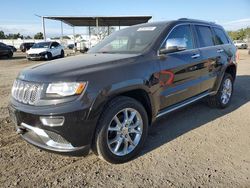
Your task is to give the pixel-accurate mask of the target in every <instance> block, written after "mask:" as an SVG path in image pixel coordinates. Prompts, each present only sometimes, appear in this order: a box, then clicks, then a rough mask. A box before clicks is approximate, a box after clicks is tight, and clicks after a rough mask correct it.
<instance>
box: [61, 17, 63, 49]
mask: <svg viewBox="0 0 250 188" xmlns="http://www.w3.org/2000/svg"><path fill="white" fill-rule="evenodd" d="M62 42H63V22H62V21H61V44H62Z"/></svg>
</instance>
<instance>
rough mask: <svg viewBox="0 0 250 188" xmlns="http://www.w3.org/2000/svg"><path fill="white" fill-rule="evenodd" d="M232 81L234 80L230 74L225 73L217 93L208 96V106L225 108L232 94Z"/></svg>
mask: <svg viewBox="0 0 250 188" xmlns="http://www.w3.org/2000/svg"><path fill="white" fill-rule="evenodd" d="M233 83H234V80H233V77H232V76H231V74H228V73H225V76H224V78H223V80H222V82H221V85H220V88H219V91H218V92H217V94H216V95H214V96H211V97H209V98H208V104H209V106H211V107H218V108H226V107H227V106H228V105H229V104H230V102H231V98H232V95H233Z"/></svg>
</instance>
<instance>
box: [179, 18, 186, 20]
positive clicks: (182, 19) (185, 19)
mask: <svg viewBox="0 0 250 188" xmlns="http://www.w3.org/2000/svg"><path fill="white" fill-rule="evenodd" d="M178 20H188V18H179V19H178Z"/></svg>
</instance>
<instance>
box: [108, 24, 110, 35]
mask: <svg viewBox="0 0 250 188" xmlns="http://www.w3.org/2000/svg"><path fill="white" fill-rule="evenodd" d="M109 34H110V30H109V25H108V35H109Z"/></svg>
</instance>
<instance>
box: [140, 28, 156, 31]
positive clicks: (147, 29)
mask: <svg viewBox="0 0 250 188" xmlns="http://www.w3.org/2000/svg"><path fill="white" fill-rule="evenodd" d="M155 28H156V27H140V28H139V29H137V31H154V30H155Z"/></svg>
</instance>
